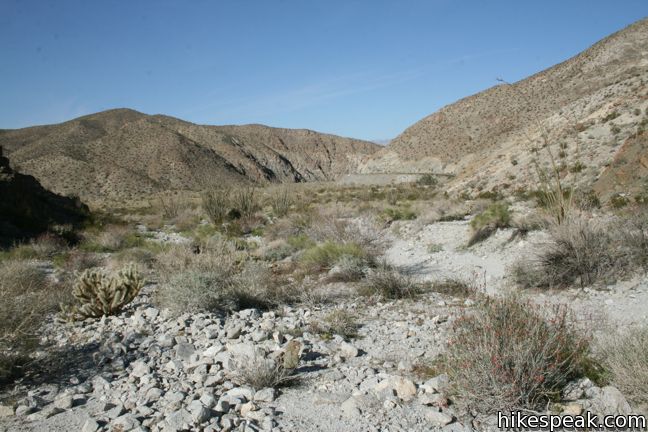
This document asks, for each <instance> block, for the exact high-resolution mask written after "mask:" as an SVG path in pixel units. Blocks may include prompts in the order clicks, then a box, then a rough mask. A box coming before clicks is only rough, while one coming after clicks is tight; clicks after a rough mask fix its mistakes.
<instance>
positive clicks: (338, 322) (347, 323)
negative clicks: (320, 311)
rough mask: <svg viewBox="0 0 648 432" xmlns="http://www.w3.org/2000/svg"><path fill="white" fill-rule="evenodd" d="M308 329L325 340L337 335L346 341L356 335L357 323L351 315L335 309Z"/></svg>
mask: <svg viewBox="0 0 648 432" xmlns="http://www.w3.org/2000/svg"><path fill="white" fill-rule="evenodd" d="M310 329H311V331H312V332H314V333H317V334H319V335H321V336H323V337H325V338H327V339H330V338H331V337H333V336H334V335H339V336H342V337H343V338H344V339H347V340H348V339H352V338H354V337H356V336H357V335H358V323H357V322H356V320H355V318H354V316H353V314H351V313H350V312H348V311H345V310H343V309H336V310H334V311H332V312H330V313H329V314H328V315H326V316H325V317H324V318H323V319H322V320H321V321H317V322H314V323H311V325H310Z"/></svg>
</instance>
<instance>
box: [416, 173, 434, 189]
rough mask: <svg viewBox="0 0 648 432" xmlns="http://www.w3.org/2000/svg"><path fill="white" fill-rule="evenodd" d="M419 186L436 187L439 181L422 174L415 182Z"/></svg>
mask: <svg viewBox="0 0 648 432" xmlns="http://www.w3.org/2000/svg"><path fill="white" fill-rule="evenodd" d="M416 184H417V185H419V186H436V185H438V184H439V179H438V178H436V176H435V175H433V174H423V175H422V176H421V177H420V178H419V179H418V180H417V181H416Z"/></svg>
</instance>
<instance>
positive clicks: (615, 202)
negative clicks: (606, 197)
mask: <svg viewBox="0 0 648 432" xmlns="http://www.w3.org/2000/svg"><path fill="white" fill-rule="evenodd" d="M609 202H610V205H611V206H612V208H615V209H620V208H623V207H625V206H627V205H628V204H630V198H628V197H627V196H625V195H624V194H620V193H618V194H614V195H612V197H610V201H609Z"/></svg>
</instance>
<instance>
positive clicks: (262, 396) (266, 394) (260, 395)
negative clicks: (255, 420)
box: [254, 387, 276, 402]
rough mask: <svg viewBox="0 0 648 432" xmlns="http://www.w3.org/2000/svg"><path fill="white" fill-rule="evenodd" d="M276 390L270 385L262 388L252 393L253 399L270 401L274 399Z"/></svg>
mask: <svg viewBox="0 0 648 432" xmlns="http://www.w3.org/2000/svg"><path fill="white" fill-rule="evenodd" d="M275 395H276V390H275V389H273V388H272V387H268V388H264V389H262V390H259V391H258V392H256V393H255V394H254V400H255V401H258V402H272V401H274V400H275Z"/></svg>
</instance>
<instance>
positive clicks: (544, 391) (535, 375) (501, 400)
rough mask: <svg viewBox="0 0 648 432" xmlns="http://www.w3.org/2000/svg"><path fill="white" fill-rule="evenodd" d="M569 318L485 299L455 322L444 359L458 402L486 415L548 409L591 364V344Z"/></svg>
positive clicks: (561, 312) (557, 311) (560, 311)
mask: <svg viewBox="0 0 648 432" xmlns="http://www.w3.org/2000/svg"><path fill="white" fill-rule="evenodd" d="M570 318H571V317H570V312H569V310H568V309H567V308H566V307H563V306H556V307H551V308H550V307H544V308H543V307H540V306H538V305H535V304H530V303H527V302H525V301H521V300H519V299H517V298H515V297H507V298H503V297H498V298H488V297H483V298H482V299H480V300H479V301H478V303H477V305H476V307H475V308H474V309H473V310H471V311H465V312H463V315H461V316H460V317H459V318H458V319H457V320H456V321H455V322H454V325H453V329H452V330H453V333H452V336H451V340H450V344H449V346H448V350H447V353H446V356H445V358H444V365H445V368H446V369H447V372H448V374H449V376H450V381H451V382H452V384H453V387H454V392H455V393H456V396H457V397H456V401H457V402H458V403H459V404H460V405H462V406H463V407H464V408H467V409H469V410H471V411H476V412H479V413H484V414H489V413H493V412H496V411H510V410H514V409H532V410H535V409H544V407H545V406H546V404H547V402H548V401H551V400H555V399H556V398H558V397H559V395H560V392H561V390H562V389H563V388H564V387H565V385H566V384H567V383H569V382H570V381H572V380H573V379H575V378H578V377H579V376H581V374H582V373H583V371H584V369H585V367H586V364H587V363H588V360H589V359H588V355H589V342H588V339H587V338H585V337H583V336H582V335H580V334H579V333H578V332H577V331H576V330H574V329H573V328H572V327H571V325H570Z"/></svg>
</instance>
